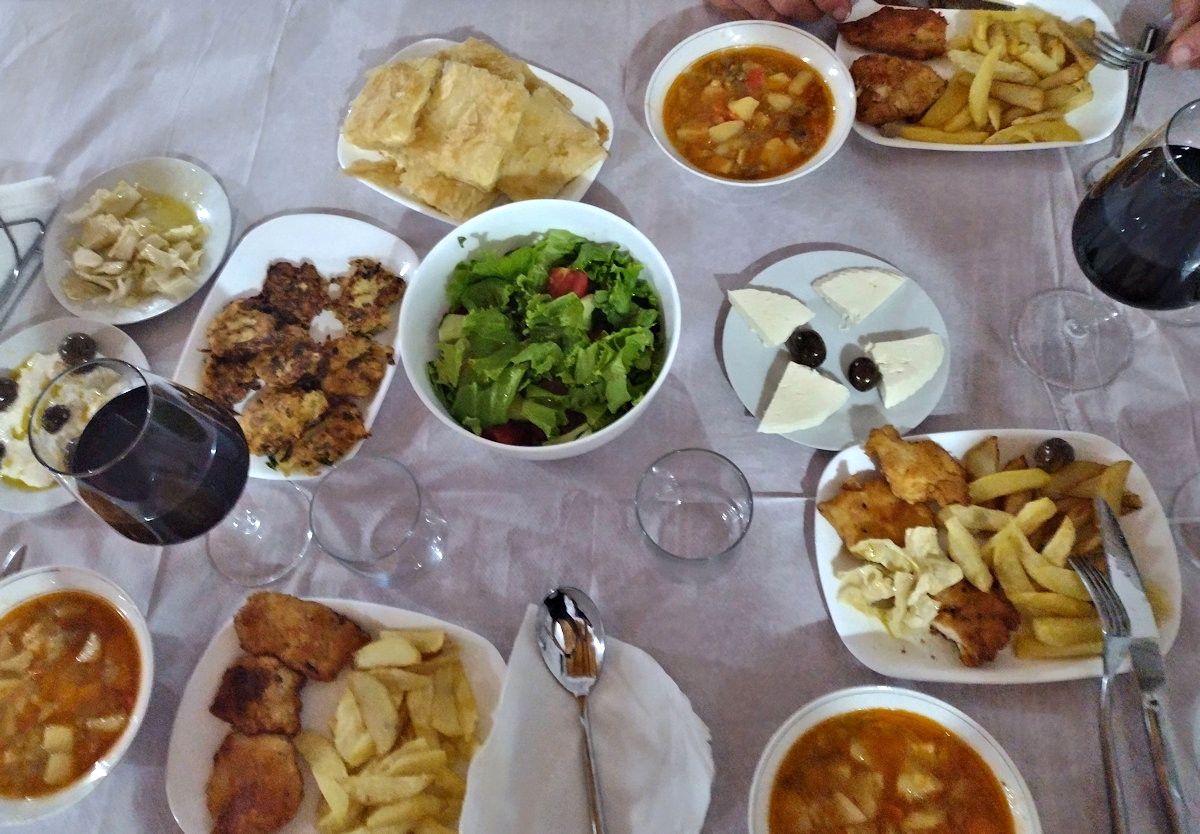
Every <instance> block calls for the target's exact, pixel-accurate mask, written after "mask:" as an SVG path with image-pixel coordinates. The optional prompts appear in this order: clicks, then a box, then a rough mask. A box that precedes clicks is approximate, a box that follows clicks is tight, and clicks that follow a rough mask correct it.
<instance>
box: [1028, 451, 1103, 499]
mask: <svg viewBox="0 0 1200 834" xmlns="http://www.w3.org/2000/svg"><path fill="white" fill-rule="evenodd" d="M1103 471H1104V464H1103V463H1099V462H1098V461H1094V460H1073V461H1071V462H1070V463H1068V464H1066V465H1065V466H1064V467H1063V468H1062V469H1059V470H1058V471H1057V472H1054V473H1052V474H1051V475H1050V480H1049V481H1047V482H1046V485H1045V486H1044V487H1042V490H1041V492H1042V495H1046V496H1049V497H1050V498H1059V497H1061V496H1064V495H1070V494H1071V490H1072V489H1074V488H1075V486H1076V485H1078V484H1081V483H1083V482H1084V481H1086V480H1088V479H1089V478H1094V477H1096V476H1097V475H1099V474H1100V473H1101V472H1103Z"/></svg>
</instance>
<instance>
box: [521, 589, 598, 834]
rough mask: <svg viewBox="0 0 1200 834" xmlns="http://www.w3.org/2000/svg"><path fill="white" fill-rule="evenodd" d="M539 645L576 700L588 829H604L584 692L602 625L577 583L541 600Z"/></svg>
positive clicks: (594, 670) (592, 679)
mask: <svg viewBox="0 0 1200 834" xmlns="http://www.w3.org/2000/svg"><path fill="white" fill-rule="evenodd" d="M537 640H538V648H540V649H541V650H542V659H543V660H545V661H546V668H548V669H549V670H550V674H552V675H554V678H555V680H557V681H558V682H559V683H560V684H561V685H562V687H563V689H565V690H567V691H568V692H570V693H571V694H572V695H574V696H575V700H576V702H577V703H578V704H579V721H580V723H581V724H583V746H584V753H585V754H586V755H585V756H584V765H585V767H584V770H585V772H586V776H587V783H588V789H589V791H590V797H589V798H590V799H591V812H592V834H606V832H607V830H608V829H607V828H606V827H605V824H604V806H603V802H602V801H601V797H600V783H599V782H598V781H597V779H596V751H595V750H594V749H593V747H592V727H591V722H590V721H589V719H588V707H587V696H588V693H589V692H591V690H592V687H593V686H594V685H595V684H596V679H597V678H599V677H600V667H601V664H602V663H603V661H604V625H603V624H602V623H601V622H600V611H599V609H598V608H596V604H595V603H594V602H592V600H591V599H590V598H589V597H588V595H587V594H585V593H584V592H583V591H581V590H579V589H578V588H567V587H563V588H556V589H555V590H553V591H551V592H550V594H549V595H548V596H547V597H546V598H545V599H544V600H542V609H541V611H540V612H539V615H538V629H537Z"/></svg>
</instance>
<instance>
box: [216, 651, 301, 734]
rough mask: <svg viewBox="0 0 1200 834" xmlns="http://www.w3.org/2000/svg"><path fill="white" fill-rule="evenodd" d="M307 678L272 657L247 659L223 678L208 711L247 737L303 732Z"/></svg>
mask: <svg viewBox="0 0 1200 834" xmlns="http://www.w3.org/2000/svg"><path fill="white" fill-rule="evenodd" d="M304 681H305V677H304V675H302V674H300V673H299V672H297V671H295V670H293V669H289V668H288V667H287V666H285V665H284V664H283V661H281V660H279V659H278V658H275V657H272V656H271V655H265V654H264V655H243V656H242V657H239V658H238V659H237V660H235V661H234V662H233V663H232V664H231V665H230V666H229V668H228V669H226V670H225V673H224V674H223V675H222V676H221V685H220V686H219V687H218V688H217V694H216V695H215V696H214V697H213V700H212V703H211V704H210V705H209V707H208V711H209V712H211V713H212V714H213V715H215V716H216V717H217V718H220V719H221V720H222V721H225V722H227V723H229V724H232V725H233V728H234V729H235V730H238V731H240V732H243V733H246V734H247V735H257V734H259V733H282V734H283V735H287V736H294V735H296V733H298V732H300V707H301V704H300V688H301V687H303V686H304Z"/></svg>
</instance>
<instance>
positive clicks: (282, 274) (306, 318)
mask: <svg viewBox="0 0 1200 834" xmlns="http://www.w3.org/2000/svg"><path fill="white" fill-rule="evenodd" d="M259 297H260V298H261V299H262V300H263V302H264V303H265V304H266V305H267V306H268V307H269V308H270V309H271V310H272V311H274V313H275V315H276V316H277V317H278V318H279V319H280V320H281V321H285V322H288V323H289V324H300V325H303V326H305V327H307V326H308V324H309V322H311V321H312V320H313V317H315V316H316V315H317V314H318V313H320V312H321V311H322V310H324V309H326V308H327V307H329V306H330V304H331V303H332V299H331V298H330V297H329V291H328V284H327V283H326V281H325V279H324V278H323V277H321V273H319V272H317V268H316V267H315V266H313V265H312V262H311V261H304V262H303V263H300V264H294V263H289V262H288V261H275V262H274V263H272V264H271V265H270V266H268V267H267V277H266V278H265V279H263V286H262V290H261V292H260V293H259Z"/></svg>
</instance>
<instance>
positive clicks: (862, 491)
mask: <svg viewBox="0 0 1200 834" xmlns="http://www.w3.org/2000/svg"><path fill="white" fill-rule="evenodd" d="M817 510H818V511H819V512H820V513H821V515H822V516H824V517H825V520H826V521H828V522H829V523H830V524H831V525H832V526H833V529H834V530H837V534H838V535H839V536H841V539H842V542H843V543H845V545H846V547H853V546H854V545H856V544H858V543H859V542H860V541H863V540H864V539H891V540H892V541H894V542H895V543H896V544H898V545H900V546H901V547H903V546H904V534H905V531H906V530H908V528H910V527H932V526H933V523H934V522H933V512H932V511H930V509H929V507H927V506H925V505H924V504H909V503H908V502H907V501H902V500H900V499H899V498H897V497H896V496H895V494H894V493H893V492H892V491H891V489H889V488H888V485H887V484H886V483H885V482H884V481H881V480H878V479H872V480H869V481H864V482H861V483H860V482H859V481H858V480H857V479H850V480H848V481H847V483H845V484H843V485H842V490H841V491H840V492H839V493H838V494H837V495H836V496H835V497H833V498H830V499H829V500H828V501H822V502H821V503H820V504H818V505H817Z"/></svg>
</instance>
